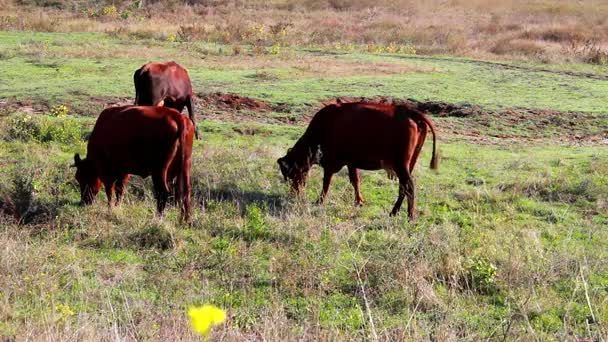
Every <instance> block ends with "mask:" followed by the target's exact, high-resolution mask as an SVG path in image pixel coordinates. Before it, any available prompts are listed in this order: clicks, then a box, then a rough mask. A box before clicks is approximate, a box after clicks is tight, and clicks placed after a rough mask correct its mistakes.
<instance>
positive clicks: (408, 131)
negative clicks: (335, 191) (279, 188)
mask: <svg viewBox="0 0 608 342" xmlns="http://www.w3.org/2000/svg"><path fill="white" fill-rule="evenodd" d="M428 129H430V130H431V132H432V134H433V154H432V157H431V165H430V167H431V169H437V167H438V153H437V150H436V135H435V128H434V125H433V123H432V121H431V120H430V119H429V118H428V117H427V116H426V115H425V114H424V113H422V112H420V111H418V110H417V109H416V108H414V107H412V106H411V105H408V104H404V105H389V104H373V103H365V102H357V103H341V102H340V101H338V103H336V104H331V105H328V106H326V107H324V108H323V109H321V110H320V111H319V112H317V113H316V114H315V115H314V116H313V118H312V120H311V122H310V124H309V126H308V128H307V129H306V131H305V132H304V135H302V137H300V139H298V141H297V142H296V143H295V145H294V146H293V147H292V148H290V149H289V150H288V151H287V154H286V155H285V156H284V157H281V158H279V159H278V160H277V163H278V164H279V167H280V169H281V173H282V175H283V177H284V179H285V180H286V181H287V180H288V179H290V180H291V185H292V189H293V190H294V191H295V192H296V193H299V192H300V190H301V189H302V188H303V187H304V186H305V184H306V178H307V175H308V171H309V170H310V168H311V167H312V166H313V165H315V164H319V165H321V167H323V171H324V175H323V190H322V191H321V194H320V196H319V200H318V201H317V202H318V203H321V204H322V203H323V201H324V200H325V198H326V196H327V192H328V191H329V186H330V184H331V179H332V176H333V174H334V173H336V172H338V171H340V169H342V167H344V166H347V167H348V175H349V178H350V182H351V184H352V185H353V188H354V190H355V204H356V205H362V204H363V197H362V196H361V192H360V189H359V184H360V178H361V177H360V172H359V169H363V170H379V169H385V170H387V172H389V174H391V173H394V174H396V175H397V178H398V179H399V184H400V186H399V196H398V198H397V202H396V203H395V205H394V206H393V210H392V211H391V213H390V215H391V216H394V215H396V214H397V213H398V212H399V209H400V208H401V204H402V202H403V199H404V198H405V196H407V201H408V218H409V220H410V221H412V222H413V221H414V220H415V215H414V211H415V210H414V200H415V195H414V183H413V180H412V175H411V172H412V170H413V169H414V166H415V165H416V160H417V159H418V156H419V154H420V150H421V149H422V146H423V144H424V140H425V139H426V135H427V132H428Z"/></svg>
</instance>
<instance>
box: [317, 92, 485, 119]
mask: <svg viewBox="0 0 608 342" xmlns="http://www.w3.org/2000/svg"><path fill="white" fill-rule="evenodd" d="M337 100H340V101H341V102H342V103H349V102H368V103H378V104H395V105H399V104H409V105H413V106H415V107H416V108H418V110H420V111H423V112H426V113H431V114H434V115H437V116H441V117H457V118H464V117H471V116H479V115H483V114H487V113H486V112H484V111H482V110H481V108H479V107H478V106H475V105H470V104H466V103H465V104H453V103H447V102H440V101H426V102H422V101H418V100H414V99H405V100H404V99H396V98H392V97H384V96H376V97H348V96H344V97H336V98H332V99H328V100H325V101H321V103H322V104H324V105H328V104H332V103H336V102H337Z"/></svg>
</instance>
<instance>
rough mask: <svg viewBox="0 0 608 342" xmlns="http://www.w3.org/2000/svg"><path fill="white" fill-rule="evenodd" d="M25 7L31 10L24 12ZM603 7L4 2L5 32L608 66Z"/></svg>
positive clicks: (518, 2) (322, 1) (399, 1)
mask: <svg viewBox="0 0 608 342" xmlns="http://www.w3.org/2000/svg"><path fill="white" fill-rule="evenodd" d="M24 8H25V10H24ZM607 18H608V4H606V3H602V2H598V1H590V0H583V1H576V2H573V1H565V0H557V1H548V0H537V1H523V0H508V1H493V0H490V1H480V0H477V1H463V0H451V1H438V0H431V1H420V0H418V1H417V0H379V1H354V0H276V1H270V2H267V1H257V0H256V1H238V0H233V1H211V0H203V1H166V2H165V1H162V2H160V1H158V2H153V1H146V4H143V2H140V1H111V2H110V1H106V2H105V3H104V2H101V1H98V2H93V1H65V0H18V1H14V2H12V1H4V5H3V6H2V9H0V29H1V30H32V31H61V32H73V31H99V32H108V33H110V34H112V35H115V36H118V37H123V38H125V39H127V38H135V39H142V38H143V39H158V40H169V41H208V42H218V43H223V44H230V45H233V46H234V49H235V52H236V53H238V49H239V47H238V46H240V45H243V44H247V45H252V46H254V47H257V48H258V49H264V48H269V47H275V49H277V48H278V47H280V46H286V45H292V46H333V47H334V48H336V49H362V50H367V51H371V52H389V53H390V52H392V53H410V54H411V53H416V54H451V55H464V56H472V57H477V58H488V59H491V58H500V59H502V58H510V59H511V58H515V59H524V60H528V59H532V60H536V61H538V60H540V61H543V62H583V63H592V64H606V63H608V50H607V44H608V19H607Z"/></svg>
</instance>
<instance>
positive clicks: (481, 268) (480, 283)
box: [464, 256, 497, 293]
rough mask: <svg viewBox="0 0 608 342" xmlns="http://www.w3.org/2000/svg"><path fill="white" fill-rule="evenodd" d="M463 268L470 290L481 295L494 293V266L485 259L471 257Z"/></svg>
mask: <svg viewBox="0 0 608 342" xmlns="http://www.w3.org/2000/svg"><path fill="white" fill-rule="evenodd" d="M464 267H465V269H466V271H467V272H468V277H469V281H470V286H471V287H472V289H474V290H477V291H480V292H482V293H494V292H495V291H496V290H497V288H496V270H497V269H496V266H494V264H492V263H491V262H490V261H488V260H487V259H485V258H482V257H478V256H473V257H471V258H468V259H467V260H466V261H465V263H464Z"/></svg>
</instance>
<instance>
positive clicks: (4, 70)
mask: <svg viewBox="0 0 608 342" xmlns="http://www.w3.org/2000/svg"><path fill="white" fill-rule="evenodd" d="M44 42H46V43H44ZM220 50H221V51H220ZM203 57H204V59H203ZM154 59H175V60H178V61H180V62H182V63H183V64H184V65H185V66H187V67H188V68H189V70H190V73H191V77H192V78H193V81H194V83H195V85H196V88H197V92H199V93H207V92H212V91H221V92H236V93H238V94H240V95H246V96H250V97H253V98H256V99H262V100H266V101H268V102H271V103H274V104H277V103H285V104H287V108H288V113H275V112H247V111H240V112H239V111H235V112H223V111H222V110H219V109H217V108H203V107H201V108H199V111H198V112H199V113H203V117H205V116H206V115H207V114H208V113H207V112H208V111H211V110H213V111H217V112H218V113H216V114H217V117H219V118H220V119H217V117H215V120H216V121H209V120H205V121H203V120H199V122H201V123H200V128H201V131H202V133H203V140H201V141H196V142H195V147H194V160H193V167H192V179H193V202H194V214H193V216H194V219H193V224H192V226H183V225H180V224H179V210H178V209H177V208H171V209H169V210H168V212H167V213H166V215H165V217H164V218H163V219H162V220H159V219H158V218H156V217H155V214H154V207H155V206H154V200H153V196H152V192H151V186H150V185H151V184H150V183H151V181H150V179H146V180H142V179H140V178H138V177H133V178H132V180H131V183H130V184H129V187H128V193H127V195H126V200H125V203H124V204H123V206H121V207H119V208H116V209H115V210H114V211H112V212H108V210H107V208H106V205H105V196H104V195H103V194H100V195H99V196H98V202H97V203H96V204H94V205H93V206H90V207H86V208H81V207H78V206H77V202H78V200H79V192H78V188H77V185H76V183H75V180H74V175H73V174H74V170H73V169H71V168H70V167H69V165H70V163H71V161H72V158H73V155H74V153H76V152H78V153H81V154H84V153H85V152H86V141H85V139H86V137H87V136H88V133H89V132H90V130H91V129H92V125H93V123H94V118H93V117H91V116H93V115H97V113H98V112H99V111H100V110H101V109H102V108H103V107H104V106H105V105H106V103H107V102H108V101H109V100H115V99H116V98H125V99H126V100H129V99H130V98H131V97H132V92H133V89H132V73H133V71H134V70H135V69H136V68H137V67H138V66H139V65H141V64H142V63H144V62H147V61H148V60H154ZM313 62H314V63H321V65H326V66H328V68H329V67H330V66H331V67H333V68H334V71H332V72H329V73H323V72H322V70H321V71H319V69H316V68H315V67H314V65H313V66H307V65H308V64H309V63H313ZM349 63H350V64H349ZM353 63H354V64H353ZM384 64H388V65H389V66H390V68H389V69H391V68H392V67H393V66H394V67H395V68H404V70H405V69H407V70H411V71H409V72H404V73H390V72H386V71H384V72H379V71H378V72H377V73H374V72H373V71H372V72H371V73H370V72H369V70H368V71H367V74H366V76H357V75H353V74H352V72H351V71H350V67H351V66H355V67H361V66H369V68H375V67H378V66H379V65H384ZM514 65H516V66H524V67H526V68H532V69H540V68H550V69H551V70H554V71H564V70H570V71H577V72H593V73H597V74H601V73H603V72H604V71H605V69H602V68H599V67H593V68H592V67H587V66H580V65H562V66H544V65H531V64H521V63H519V64H514ZM336 69H337V70H338V71H339V72H335V70H336ZM0 74H2V75H3V78H2V79H3V81H5V82H1V83H0V94H2V98H1V99H0V100H1V101H7V102H8V104H7V105H6V107H0V179H1V181H0V222H1V224H0V288H2V289H3V291H1V292H0V339H1V337H5V336H7V337H8V336H16V338H17V339H24V338H34V339H36V338H44V337H47V338H53V339H57V340H66V339H78V340H112V339H119V338H124V339H134V340H175V339H180V340H195V339H196V337H195V336H193V333H192V332H191V331H190V328H189V326H188V322H187V316H186V310H187V307H188V306H189V305H193V304H202V303H213V304H216V305H218V306H220V307H222V308H225V309H227V310H228V317H229V318H228V320H227V323H226V324H224V325H223V326H221V327H219V328H218V329H216V331H215V332H214V337H216V338H224V339H227V340H243V339H251V338H258V337H263V338H264V339H267V340H295V339H304V340H351V339H359V340H364V339H372V338H373V334H374V331H375V332H376V333H377V334H378V335H379V336H380V338H382V339H387V340H422V339H438V340H445V339H464V340H479V339H496V340H498V339H503V338H505V339H509V340H512V339H530V338H536V339H540V340H564V339H573V338H590V339H600V337H601V336H605V335H606V334H607V333H608V327H607V324H606V322H607V321H608V302H607V301H606V298H608V267H607V266H606V265H607V263H606V260H608V251H607V250H606V248H605V246H606V245H608V232H607V231H606V229H605V228H606V226H607V225H608V215H607V213H608V197H607V196H606V194H607V193H608V151H607V150H606V148H605V146H602V145H596V146H591V145H590V146H575V145H572V144H556V143H555V140H558V139H560V137H563V135H566V134H570V135H571V134H580V135H588V134H600V135H601V134H605V132H606V131H607V128H606V127H607V125H608V119H606V117H605V114H604V113H606V112H607V111H606V108H605V106H606V103H608V101H606V96H607V95H606V94H607V92H606V89H605V88H606V85H607V83H606V82H607V81H602V80H595V79H586V78H583V77H577V76H566V75H563V74H559V73H555V72H545V71H530V70H527V71H526V70H523V69H509V68H505V67H504V66H500V65H494V64H488V63H485V62H481V61H474V60H469V59H462V58H453V57H420V56H404V55H373V54H362V53H344V54H343V53H340V54H333V53H332V52H331V51H318V50H310V49H296V50H288V51H286V52H285V53H284V54H283V55H279V56H268V55H262V56H247V55H239V56H232V55H231V53H230V52H229V49H228V48H227V47H225V46H221V45H213V44H202V43H192V44H178V43H166V42H157V41H152V40H150V41H134V40H133V41H122V40H119V39H115V38H112V37H109V36H107V35H103V34H92V33H87V34H48V33H45V34H41V33H27V32H21V33H6V32H1V33H0ZM374 95H383V96H395V97H399V98H407V97H409V98H415V99H418V100H440V101H446V102H457V103H458V102H467V103H471V104H474V105H479V106H481V107H482V108H483V109H485V110H500V109H502V108H510V107H517V106H521V107H532V108H546V109H550V110H556V111H577V112H579V111H580V112H586V113H589V115H588V116H580V115H575V114H570V115H572V116H571V117H567V116H566V115H564V117H561V116H559V115H558V116H557V118H556V117H555V116H554V117H542V116H538V117H537V116H535V115H534V114H530V115H528V116H525V117H523V118H512V117H504V115H502V114H492V115H490V114H485V115H481V116H473V117H467V118H456V117H449V118H440V117H435V118H433V119H434V121H435V122H436V125H437V127H438V128H439V129H440V130H441V134H440V140H439V148H440V150H441V155H442V160H441V163H440V167H439V171H438V172H432V171H431V170H430V169H429V167H428V163H429V158H430V155H429V154H430V144H429V143H430V141H429V143H427V144H426V146H425V150H424V153H423V155H422V158H421V160H420V161H419V164H418V166H417V167H416V169H415V171H414V175H415V185H416V194H417V210H418V215H419V219H418V222H417V223H416V224H415V225H413V224H409V223H408V222H407V220H406V215H404V214H403V213H402V214H401V215H400V216H398V217H395V218H391V217H389V216H388V212H389V210H390V209H391V208H392V205H393V203H394V201H395V200H396V197H397V190H398V189H397V184H396V182H395V181H391V180H389V179H387V177H386V175H385V173H384V172H369V171H368V172H366V171H363V172H362V174H363V182H362V192H363V197H364V198H365V201H366V203H365V205H364V206H363V207H361V208H355V207H354V206H353V202H354V196H353V191H352V188H351V186H350V184H349V181H348V177H347V175H346V172H345V170H343V171H342V172H340V173H339V174H338V175H337V176H336V177H335V178H334V179H335V180H334V182H333V185H332V189H331V191H330V194H329V197H328V200H327V202H326V204H325V205H324V206H318V205H315V204H313V203H314V201H315V200H316V198H317V196H318V194H319V192H320V188H321V178H322V170H320V169H319V168H314V169H313V170H312V172H311V175H310V179H309V182H308V185H307V187H306V189H305V192H304V193H303V195H302V196H301V197H299V198H296V197H294V196H293V195H292V194H290V192H289V187H288V185H287V184H285V183H284V182H283V181H282V178H281V177H280V172H279V170H278V167H277V164H276V159H277V158H278V157H280V156H282V155H283V154H284V153H285V151H286V150H287V148H289V147H291V146H292V145H293V143H294V142H295V140H296V139H297V138H298V137H299V136H300V135H301V134H302V132H303V130H304V127H302V126H301V125H298V126H295V125H293V126H292V125H285V124H281V125H278V124H277V125H275V124H264V123H263V122H267V121H271V120H270V119H272V118H280V117H281V116H300V115H304V114H305V115H310V114H312V113H313V112H314V110H315V109H316V108H318V107H319V104H318V102H319V101H320V100H323V99H325V98H329V97H334V96H374ZM16 101H22V102H23V103H22V104H21V105H24V104H26V105H27V104H28V102H31V104H32V105H33V106H34V107H36V106H39V107H40V108H41V110H42V112H43V113H50V112H51V111H50V108H51V107H53V106H55V105H58V104H66V105H67V106H68V107H69V108H70V110H71V112H70V114H69V115H66V116H61V117H52V116H49V115H45V114H32V115H30V116H26V115H23V114H15V113H14V112H16V111H18V110H19V108H17V107H18V106H17V107H15V106H14V104H15V103H16ZM221 115H226V117H227V119H226V120H225V121H230V120H234V121H233V122H217V121H221ZM245 118H247V119H248V120H249V121H248V122H240V121H241V120H244V119H245ZM24 120H25V121H24ZM256 121H258V122H256ZM570 122H573V123H574V124H573V125H572V124H570ZM243 132H245V134H243ZM457 132H466V133H475V134H477V136H475V137H478V138H480V139H481V142H482V143H478V141H477V140H475V139H473V138H468V137H467V136H464V135H458V133H457ZM497 135H507V136H523V137H530V138H534V139H532V141H533V142H534V144H533V146H531V145H530V144H529V143H527V142H526V141H524V140H517V141H510V140H506V139H495V138H493V136H497ZM7 198H8V199H10V200H11V201H12V202H13V203H15V204H17V207H18V212H19V215H17V216H19V217H18V218H15V217H12V216H11V215H8V214H11V210H10V209H6V205H5V204H6V203H7ZM364 292H365V296H364V295H363V293H364ZM587 297H588V298H589V300H587ZM365 298H366V299H367V303H366V300H365ZM370 316H371V318H372V320H373V323H374V324H373V325H374V327H375V329H372V324H371V323H370V318H369V317H370ZM591 317H594V319H592V318H591ZM49 336H50V337H49Z"/></svg>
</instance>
